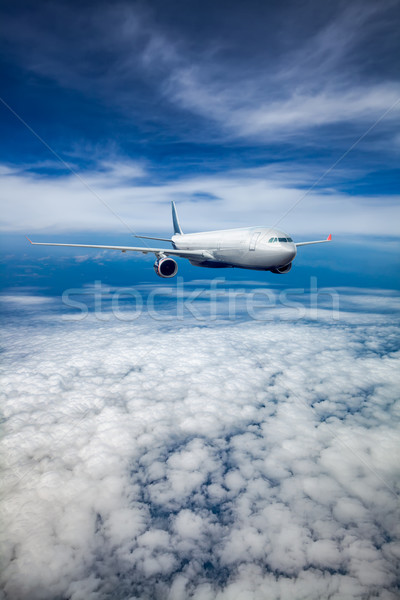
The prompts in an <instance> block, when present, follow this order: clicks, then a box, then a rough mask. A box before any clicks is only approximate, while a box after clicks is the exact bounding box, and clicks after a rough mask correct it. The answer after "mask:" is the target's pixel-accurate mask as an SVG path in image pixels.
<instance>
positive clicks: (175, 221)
mask: <svg viewBox="0 0 400 600" xmlns="http://www.w3.org/2000/svg"><path fill="white" fill-rule="evenodd" d="M171 205H172V223H173V225H174V234H176V233H179V234H180V235H182V234H183V231H182V229H181V226H180V225H179V219H178V213H177V212H176V208H175V202H174V201H173V200H172V202H171Z"/></svg>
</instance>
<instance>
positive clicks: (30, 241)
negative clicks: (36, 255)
mask: <svg viewBox="0 0 400 600" xmlns="http://www.w3.org/2000/svg"><path fill="white" fill-rule="evenodd" d="M25 237H26V239H27V240H28V242H29V243H30V244H33V242H32V240H30V239H29V238H28V236H27V235H26V236H25Z"/></svg>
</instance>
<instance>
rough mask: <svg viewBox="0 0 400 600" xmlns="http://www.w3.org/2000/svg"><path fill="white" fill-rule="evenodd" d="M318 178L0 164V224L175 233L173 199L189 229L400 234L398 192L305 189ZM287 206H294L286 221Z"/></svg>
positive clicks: (275, 172) (15, 228)
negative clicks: (167, 176) (164, 176)
mask: <svg viewBox="0 0 400 600" xmlns="http://www.w3.org/2000/svg"><path fill="white" fill-rule="evenodd" d="M312 172H313V173H315V169H312ZM320 175H321V172H319V173H318V176H320ZM314 182H315V179H313V175H311V176H310V174H308V175H306V174H305V173H304V172H301V170H298V171H295V170H294V169H293V168H291V167H287V166H285V165H280V164H275V165H273V166H271V167H269V168H259V169H248V170H246V169H243V170H239V171H235V170H232V171H228V172H226V173H224V174H223V175H208V176H193V177H187V178H184V179H180V178H177V179H175V180H170V181H168V182H163V183H156V184H154V183H152V182H151V173H148V172H146V170H145V169H144V168H142V167H140V166H139V165H138V164H137V163H134V162H131V163H125V164H124V163H123V162H119V161H118V160H116V161H115V163H107V164H106V165H99V168H98V169H94V170H92V171H88V172H86V173H85V172H81V173H79V177H76V176H75V175H74V174H73V173H69V174H67V175H64V176H58V177H52V178H49V177H47V176H41V175H37V174H33V173H31V172H29V170H24V169H21V168H18V169H17V168H11V167H4V166H3V168H2V169H1V168H0V183H1V193H0V202H1V205H2V207H3V215H4V216H3V222H2V224H1V228H2V229H3V231H7V232H21V233H24V234H32V233H34V232H40V233H43V232H48V231H50V232H51V234H54V233H56V234H58V233H62V232H87V231H91V232H99V231H102V232H116V234H117V233H118V234H120V233H121V232H122V233H124V234H125V233H126V232H127V231H128V232H129V231H131V232H135V233H138V234H139V233H144V232H146V233H150V234H151V233H156V232H159V231H163V232H168V233H169V234H170V233H171V227H172V225H171V214H170V205H169V203H170V201H171V200H175V201H176V202H177V206H178V210H179V214H180V217H181V224H182V227H183V229H184V231H186V232H189V231H202V230H203V231H204V230H210V229H224V228H229V227H241V226H251V225H255V224H256V223H263V224H264V225H266V226H273V225H274V224H275V223H277V222H279V225H280V227H281V228H283V229H287V230H288V231H289V232H290V233H291V234H292V235H293V237H294V238H295V239H297V241H299V238H298V236H299V235H318V236H322V235H325V234H328V233H329V232H330V231H332V232H333V233H336V234H356V235H357V234H358V235H359V234H361V235H363V234H364V235H372V236H398V235H399V227H398V223H399V222H400V214H398V218H396V214H397V213H399V212H400V208H399V202H398V197H397V196H395V195H384V194H374V195H367V194H365V195H362V196H360V195H356V196H351V195H350V194H347V193H343V192H341V191H340V190H336V189H334V187H333V186H332V187H330V188H329V189H325V190H323V191H317V190H314V191H312V192H311V193H310V194H309V195H307V196H305V189H307V188H308V187H309V186H311V185H312V184H313V183H314ZM302 198H303V200H302ZM299 201H300V202H299ZM296 204H298V205H297V206H295V205H296ZM294 206H295V208H294V210H292V209H293V207H294ZM108 207H110V208H108ZM287 211H289V214H287V216H285V218H284V219H283V221H281V219H282V217H283V216H284V215H286V213H287ZM290 211H291V212H290ZM121 219H122V223H121ZM46 235H47V239H46V240H45V241H53V240H50V239H48V236H49V235H50V234H49V233H46ZM42 239H44V238H42ZM317 239H320V238H317ZM67 241H68V240H67ZM89 242H90V240H89ZM82 243H88V241H87V240H83V241H82Z"/></svg>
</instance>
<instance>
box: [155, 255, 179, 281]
mask: <svg viewBox="0 0 400 600" xmlns="http://www.w3.org/2000/svg"><path fill="white" fill-rule="evenodd" d="M154 270H155V272H156V273H157V275H158V276H159V277H174V276H175V275H176V274H177V272H178V265H177V263H176V261H175V260H174V259H173V258H169V257H168V256H164V257H163V258H159V259H158V260H156V262H155V263H154Z"/></svg>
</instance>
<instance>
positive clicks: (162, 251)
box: [26, 237, 214, 260]
mask: <svg viewBox="0 0 400 600" xmlns="http://www.w3.org/2000/svg"><path fill="white" fill-rule="evenodd" d="M26 239H27V240H28V242H30V243H31V244H32V246H68V247H70V248H98V249H99V250H119V251H120V252H142V253H143V254H155V255H157V256H159V255H162V256H169V255H170V256H180V257H181V258H193V259H196V258H198V259H199V260H204V259H210V258H211V259H212V258H214V257H213V255H212V254H211V253H210V252H208V251H207V250H175V249H170V248H143V247H142V246H99V245H97V244H60V243H56V242H32V240H30V239H29V238H28V237H27V238H26Z"/></svg>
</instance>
